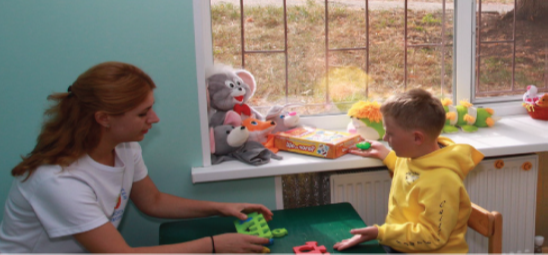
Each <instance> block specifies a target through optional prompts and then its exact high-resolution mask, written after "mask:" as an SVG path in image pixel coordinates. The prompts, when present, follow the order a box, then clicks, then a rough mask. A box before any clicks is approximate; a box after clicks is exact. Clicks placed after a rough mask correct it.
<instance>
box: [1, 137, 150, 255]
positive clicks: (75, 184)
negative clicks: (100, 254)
mask: <svg viewBox="0 0 548 255" xmlns="http://www.w3.org/2000/svg"><path fill="white" fill-rule="evenodd" d="M115 152H116V153H115V155H116V156H115V166H114V167H110V166H106V165H103V164H100V163H97V162H96V161H94V160H93V159H92V158H91V157H89V156H88V155H86V156H83V157H82V158H80V159H79V160H77V161H76V162H74V163H72V164H71V165H70V166H68V167H66V168H65V169H64V170H62V168H61V167H60V166H59V165H43V166H40V167H38V168H37V169H36V171H35V172H34V173H33V174H32V175H31V176H30V178H29V179H28V180H26V181H24V182H22V180H24V178H25V177H26V175H24V176H19V177H17V178H15V180H14V181H13V184H12V186H11V189H10V192H9V195H8V198H7V200H6V206H5V209H4V218H3V221H2V222H1V223H0V253H32V252H38V253H64V252H68V253H75V252H85V251H86V250H85V249H84V247H83V246H81V245H80V244H79V243H78V242H77V241H76V239H74V238H73V237H72V235H74V234H77V233H82V232H85V231H88V230H92V229H94V228H97V227H99V226H102V225H103V224H105V223H107V222H109V221H110V222H111V223H112V224H113V225H114V227H118V225H119V224H120V221H121V220H122V216H123V213H124V210H125V208H126V205H127V202H128V199H129V193H130V191H131V186H132V185H133V183H134V182H136V181H139V180H142V179H143V178H145V177H146V176H147V173H148V170H147V168H146V166H145V164H144V162H143V158H142V155H141V147H140V146H139V144H138V143H136V142H132V143H122V144H119V145H118V146H116V148H115Z"/></svg>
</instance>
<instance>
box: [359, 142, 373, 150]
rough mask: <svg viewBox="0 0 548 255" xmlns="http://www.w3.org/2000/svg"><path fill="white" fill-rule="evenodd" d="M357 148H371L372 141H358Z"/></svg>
mask: <svg viewBox="0 0 548 255" xmlns="http://www.w3.org/2000/svg"><path fill="white" fill-rule="evenodd" d="M356 148H358V149H360V150H369V148H371V143H370V142H361V143H357V144H356Z"/></svg>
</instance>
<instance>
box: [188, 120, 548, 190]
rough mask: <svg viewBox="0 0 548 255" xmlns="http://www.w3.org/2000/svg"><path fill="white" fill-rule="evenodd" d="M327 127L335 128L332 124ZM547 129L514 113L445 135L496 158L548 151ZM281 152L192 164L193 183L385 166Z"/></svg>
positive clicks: (365, 160)
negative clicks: (261, 159) (252, 160)
mask: <svg viewBox="0 0 548 255" xmlns="http://www.w3.org/2000/svg"><path fill="white" fill-rule="evenodd" d="M331 123H333V122H331ZM339 123H341V122H339ZM305 124H306V123H305ZM314 126H315V125H314ZM326 128H332V129H333V127H326ZM546 130H548V121H542V120H534V119H532V118H530V117H529V116H528V115H512V116H504V117H502V119H501V120H499V121H498V122H497V123H496V124H495V126H494V127H492V128H480V129H479V130H478V131H477V132H475V133H465V132H462V131H460V132H458V133H455V134H442V135H443V136H446V137H448V138H451V139H452V140H453V141H455V142H456V143H467V144H470V145H472V146H474V147H475V148H476V149H478V150H479V151H481V152H482V153H483V154H484V155H485V157H495V156H505V155H514V154H525V153H534V152H540V151H548V132H546ZM279 155H281V156H283V159H282V160H271V161H270V163H268V164H265V165H262V166H251V165H247V164H244V163H242V162H240V161H236V160H234V161H228V162H223V163H221V164H219V165H213V166H209V167H193V168H192V182H193V183H201V182H213V181H223V180H234V179H246V178H256V177H267V176H280V175H286V174H297V173H309V172H322V171H333V170H348V169H356V168H371V167H380V166H383V164H382V162H381V161H380V160H378V159H371V158H363V157H360V156H356V155H351V154H347V155H344V156H342V157H340V158H337V159H324V158H319V157H313V156H307V155H301V154H297V153H292V152H284V151H280V152H279Z"/></svg>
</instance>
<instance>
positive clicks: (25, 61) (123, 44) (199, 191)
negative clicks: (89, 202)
mask: <svg viewBox="0 0 548 255" xmlns="http://www.w3.org/2000/svg"><path fill="white" fill-rule="evenodd" d="M204 1H205V0H204ZM109 60H115V61H122V62H128V63H132V64H135V65H137V66H139V67H141V68H142V69H143V70H144V71H145V72H147V73H148V74H149V75H150V76H151V77H152V78H153V79H154V81H155V82H156V84H157V86H158V88H157V89H156V91H155V96H156V104H155V106H154V107H155V109H156V112H157V113H158V115H159V117H160V123H158V124H156V125H155V126H154V127H153V128H152V129H151V131H150V132H149V134H148V135H147V136H146V138H145V139H144V140H143V141H142V142H141V145H142V147H143V152H144V159H145V162H146V163H147V166H148V168H149V175H150V177H151V178H152V179H153V181H154V182H155V183H156V185H157V186H158V187H159V189H160V190H161V191H163V192H167V193H171V194H174V195H178V196H183V197H187V198H193V199H205V200H213V201H230V202H252V203H263V204H265V205H266V206H268V207H269V208H271V209H274V207H275V195H274V179H273V178H262V179H249V180H240V181H229V182H217V183H206V184H197V185H194V184H192V182H191V175H190V172H191V170H190V168H191V167H193V166H200V165H201V162H202V155H201V141H200V127H199V116H198V100H197V95H198V92H197V85H196V64H195V52H194V25H193V13H192V1H191V0H161V1H158V0H115V1H114V0H94V1H72V0H48V1H41V0H34V1H32V0H0V106H1V107H0V138H1V139H0V169H1V171H2V173H1V174H0V205H1V206H2V208H3V205H4V203H5V200H6V197H7V194H8V190H9V187H10V185H11V181H12V178H11V175H10V170H11V169H12V168H13V167H14V166H15V165H16V164H17V163H18V162H19V160H20V158H19V156H20V155H24V154H27V153H28V152H30V151H31V150H32V148H33V146H34V143H35V140H36V137H37V135H38V133H39V131H40V125H41V122H42V113H43V111H44V109H45V107H46V106H47V105H48V102H47V100H46V96H47V95H48V94H50V93H52V92H60V91H65V90H66V89H67V87H68V85H70V84H71V83H72V82H73V81H74V80H75V79H76V77H77V76H78V75H79V74H80V73H82V72H83V71H85V70H86V69H87V68H89V67H91V66H92V65H95V64H97V63H100V62H104V61H109ZM3 214H4V213H3V210H2V211H1V212H0V219H1V218H2V216H3ZM161 222H163V221H161V220H158V219H153V218H150V217H147V216H144V215H143V214H141V213H140V212H139V211H138V210H137V209H136V208H135V207H134V206H133V205H132V206H131V207H130V208H129V210H128V212H127V213H126V215H125V218H124V220H123V222H122V226H121V232H122V234H123V235H124V237H125V238H126V240H127V241H128V243H129V244H130V245H132V246H137V245H154V244H157V243H158V227H159V224H160V223H161Z"/></svg>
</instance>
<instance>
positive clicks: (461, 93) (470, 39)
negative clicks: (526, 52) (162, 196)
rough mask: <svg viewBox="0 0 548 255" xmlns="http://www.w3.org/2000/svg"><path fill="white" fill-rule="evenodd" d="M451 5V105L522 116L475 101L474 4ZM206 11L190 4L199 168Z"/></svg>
mask: <svg viewBox="0 0 548 255" xmlns="http://www.w3.org/2000/svg"><path fill="white" fill-rule="evenodd" d="M453 5H454V22H455V24H454V29H455V37H454V44H453V45H454V47H453V51H454V52H453V53H454V55H453V56H455V57H454V65H453V67H454V77H453V79H454V82H453V98H452V100H453V102H458V101H460V100H468V101H469V102H472V103H473V104H474V105H476V106H478V107H490V108H492V109H494V110H495V113H496V115H498V116H505V115H516V114H526V111H525V109H524V108H523V107H521V104H518V103H516V101H519V100H520V99H521V98H519V97H518V96H507V97H493V98H476V97H475V47H476V18H475V17H476V16H475V13H476V0H471V1H457V0H455V1H454V2H453ZM210 8H211V3H210V1H209V0H193V13H194V38H195V51H196V77H197V85H198V103H199V113H200V132H201V141H202V158H203V160H202V161H203V162H202V163H203V167H209V166H211V158H210V148H209V146H210V143H209V127H208V113H207V99H206V85H205V73H206V72H205V70H206V69H207V68H209V67H211V66H213V51H212V49H213V41H212V30H211V12H210ZM340 115H343V114H340ZM323 118H329V116H310V117H304V118H303V120H304V121H305V122H315V123H326V122H325V121H322V119H323ZM344 125H346V123H344V124H343V126H344ZM318 127H321V126H318ZM341 128H343V127H341Z"/></svg>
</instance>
